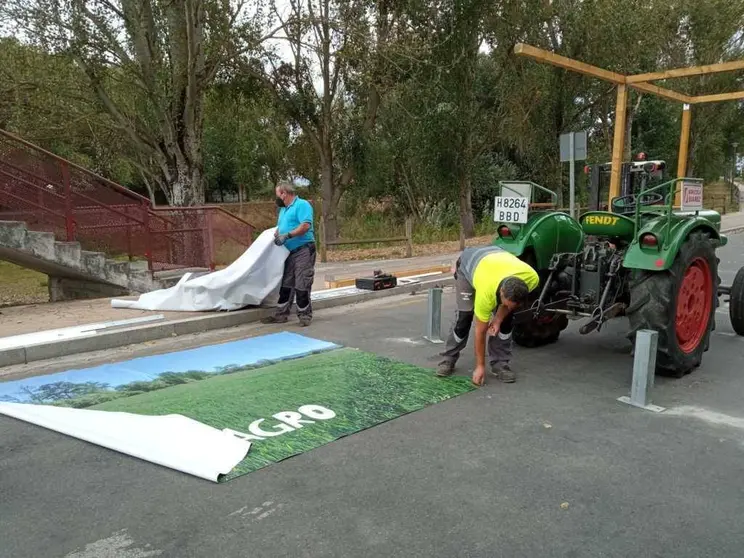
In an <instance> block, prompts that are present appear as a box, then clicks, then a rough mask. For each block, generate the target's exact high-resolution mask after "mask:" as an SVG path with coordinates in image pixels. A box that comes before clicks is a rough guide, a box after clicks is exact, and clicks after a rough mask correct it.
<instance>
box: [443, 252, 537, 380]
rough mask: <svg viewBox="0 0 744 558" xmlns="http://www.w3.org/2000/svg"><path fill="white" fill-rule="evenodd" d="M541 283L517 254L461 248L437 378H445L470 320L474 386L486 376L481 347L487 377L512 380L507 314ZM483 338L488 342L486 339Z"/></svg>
mask: <svg viewBox="0 0 744 558" xmlns="http://www.w3.org/2000/svg"><path fill="white" fill-rule="evenodd" d="M539 283H540V278H539V276H538V275H537V272H536V271H535V270H534V269H532V267H530V266H529V265H528V264H526V263H524V262H523V261H522V260H520V259H519V258H517V257H516V256H514V255H512V254H510V253H509V252H506V251H505V250H502V249H501V248H498V247H496V246H486V247H482V248H466V249H465V250H463V252H462V254H461V255H460V258H459V259H458V260H457V264H456V265H455V291H456V294H457V312H456V314H455V323H454V324H452V329H451V330H450V333H449V336H448V337H447V341H446V342H445V346H444V352H442V353H440V356H442V357H443V359H442V361H441V362H440V363H439V367H438V369H437V376H450V375H451V374H452V373H453V372H454V371H455V363H456V362H457V359H458V358H459V357H460V352H461V351H462V350H463V349H464V348H465V346H466V345H467V344H468V337H469V336H470V326H471V325H472V323H473V317H475V371H474V372H473V383H474V384H476V385H478V386H481V385H483V383H484V381H485V378H486V344H488V357H489V364H490V368H491V374H493V375H494V376H496V377H497V378H499V379H500V380H501V381H502V382H507V383H510V382H514V381H515V380H516V374H515V373H514V371H512V369H511V367H510V365H509V361H510V360H511V354H512V347H511V343H512V339H511V332H512V313H513V312H514V311H515V310H516V309H518V308H519V307H521V306H523V305H524V304H525V303H526V302H527V301H528V299H529V293H530V292H531V291H533V290H535V289H536V288H537V286H538V284H539ZM487 337H488V340H486V338H487Z"/></svg>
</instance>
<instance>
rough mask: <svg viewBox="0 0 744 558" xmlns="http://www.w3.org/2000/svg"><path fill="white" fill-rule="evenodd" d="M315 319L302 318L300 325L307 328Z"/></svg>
mask: <svg viewBox="0 0 744 558" xmlns="http://www.w3.org/2000/svg"><path fill="white" fill-rule="evenodd" d="M312 321H313V319H312V318H311V317H310V316H300V325H301V326H302V327H307V326H309V325H310V324H311V323H312Z"/></svg>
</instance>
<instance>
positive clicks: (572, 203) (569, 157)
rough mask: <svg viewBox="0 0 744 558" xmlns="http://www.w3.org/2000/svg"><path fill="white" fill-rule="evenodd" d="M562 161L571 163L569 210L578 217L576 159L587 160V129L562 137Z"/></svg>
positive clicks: (573, 215)
mask: <svg viewBox="0 0 744 558" xmlns="http://www.w3.org/2000/svg"><path fill="white" fill-rule="evenodd" d="M560 151H561V163H565V162H568V163H569V183H568V184H569V186H568V188H569V189H568V196H569V201H568V211H569V214H570V215H571V217H574V218H576V165H575V163H576V161H585V160H586V155H587V145H586V131H581V132H568V133H567V134H561V138H560Z"/></svg>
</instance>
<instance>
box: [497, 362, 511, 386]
mask: <svg viewBox="0 0 744 558" xmlns="http://www.w3.org/2000/svg"><path fill="white" fill-rule="evenodd" d="M491 374H492V375H493V376H496V377H497V378H498V379H499V380H501V381H502V382H504V383H505V384H511V383H514V382H515V381H516V380H517V374H516V372H514V371H513V370H512V369H511V367H510V366H509V365H508V364H506V363H504V364H492V365H491Z"/></svg>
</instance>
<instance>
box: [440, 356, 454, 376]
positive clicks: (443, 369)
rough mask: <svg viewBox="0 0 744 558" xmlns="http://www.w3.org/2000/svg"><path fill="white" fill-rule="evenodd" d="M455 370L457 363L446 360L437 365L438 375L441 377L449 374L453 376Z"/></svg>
mask: <svg viewBox="0 0 744 558" xmlns="http://www.w3.org/2000/svg"><path fill="white" fill-rule="evenodd" d="M454 371H455V363H454V362H450V361H449V360H445V361H443V362H440V363H439V366H438V367H437V376H439V377H440V378H446V377H447V376H452V374H453V372H454Z"/></svg>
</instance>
